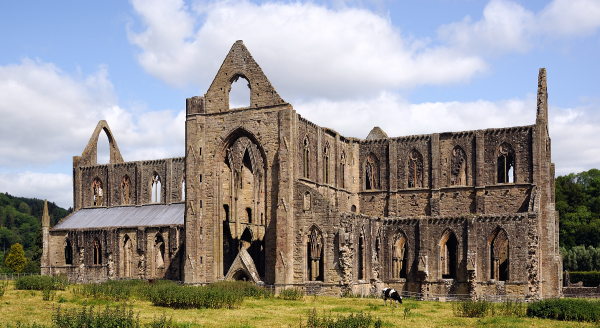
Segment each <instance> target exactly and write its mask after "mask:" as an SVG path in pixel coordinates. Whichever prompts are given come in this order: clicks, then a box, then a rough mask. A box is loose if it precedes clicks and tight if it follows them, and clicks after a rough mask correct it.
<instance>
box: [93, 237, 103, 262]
mask: <svg viewBox="0 0 600 328" xmlns="http://www.w3.org/2000/svg"><path fill="white" fill-rule="evenodd" d="M92 245H93V246H92V247H93V255H94V258H93V263H94V265H100V264H102V245H101V244H100V241H99V240H98V238H96V239H94V243H93V244H92Z"/></svg>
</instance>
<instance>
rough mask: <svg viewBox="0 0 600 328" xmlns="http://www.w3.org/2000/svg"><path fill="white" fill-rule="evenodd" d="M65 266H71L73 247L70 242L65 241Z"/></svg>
mask: <svg viewBox="0 0 600 328" xmlns="http://www.w3.org/2000/svg"><path fill="white" fill-rule="evenodd" d="M65 264H66V265H73V246H72V245H71V241H70V240H68V239H67V241H66V243H65Z"/></svg>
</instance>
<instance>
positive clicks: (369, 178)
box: [365, 153, 379, 190]
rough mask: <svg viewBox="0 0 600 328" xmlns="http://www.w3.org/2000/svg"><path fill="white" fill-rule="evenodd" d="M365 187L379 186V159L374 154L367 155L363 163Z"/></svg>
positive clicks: (375, 187) (374, 187) (367, 188)
mask: <svg viewBox="0 0 600 328" xmlns="http://www.w3.org/2000/svg"><path fill="white" fill-rule="evenodd" d="M365 180H366V181H365V189H366V190H373V189H378V188H379V160H378V159H377V156H375V154H373V153H370V154H369V156H367V162H366V164H365Z"/></svg>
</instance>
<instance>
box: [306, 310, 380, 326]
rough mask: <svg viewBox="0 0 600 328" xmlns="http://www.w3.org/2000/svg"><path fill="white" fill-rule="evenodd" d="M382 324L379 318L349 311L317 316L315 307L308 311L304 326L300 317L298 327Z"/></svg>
mask: <svg viewBox="0 0 600 328" xmlns="http://www.w3.org/2000/svg"><path fill="white" fill-rule="evenodd" d="M382 326H383V322H382V321H381V319H373V318H372V317H371V316H370V315H368V314H363V313H351V314H350V315H349V316H336V317H333V316H331V314H329V315H326V314H325V315H324V316H323V317H319V315H318V314H317V309H316V308H315V309H313V310H312V311H311V310H309V311H308V318H307V320H306V326H303V325H302V319H300V328H303V327H306V328H370V327H375V328H380V327H382Z"/></svg>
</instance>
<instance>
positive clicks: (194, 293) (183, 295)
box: [150, 286, 244, 309]
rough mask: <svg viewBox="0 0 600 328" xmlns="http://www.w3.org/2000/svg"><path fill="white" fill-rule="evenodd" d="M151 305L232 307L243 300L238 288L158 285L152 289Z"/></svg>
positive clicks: (196, 307) (198, 307)
mask: <svg viewBox="0 0 600 328" xmlns="http://www.w3.org/2000/svg"><path fill="white" fill-rule="evenodd" d="M150 301H151V302H152V304H153V305H156V306H164V307H171V308H176V309H220V308H227V309H233V308H237V307H239V306H240V305H241V304H242V302H243V301H244V294H243V293H242V292H241V291H239V290H225V289H221V288H210V287H188V286H175V287H173V286H159V287H157V288H154V289H153V290H152V293H151V294H150Z"/></svg>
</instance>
